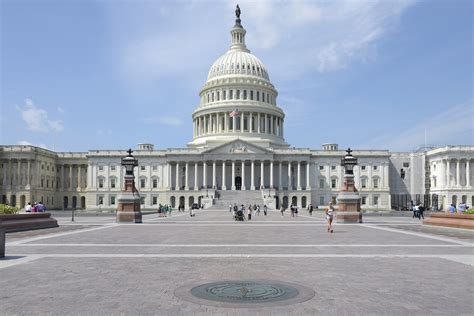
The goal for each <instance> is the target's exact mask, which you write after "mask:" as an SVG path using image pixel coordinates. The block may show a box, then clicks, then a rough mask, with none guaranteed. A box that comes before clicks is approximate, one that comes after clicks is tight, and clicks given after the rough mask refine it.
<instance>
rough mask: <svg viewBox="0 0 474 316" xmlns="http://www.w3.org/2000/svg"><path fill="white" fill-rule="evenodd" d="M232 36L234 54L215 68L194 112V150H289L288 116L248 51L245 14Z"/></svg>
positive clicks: (221, 59)
mask: <svg viewBox="0 0 474 316" xmlns="http://www.w3.org/2000/svg"><path fill="white" fill-rule="evenodd" d="M236 15H237V19H236V20H235V25H234V27H233V28H232V30H231V31H230V34H231V45H230V48H229V50H228V51H227V52H226V53H225V54H224V55H222V56H221V57H219V58H218V59H217V60H216V61H215V62H214V63H213V64H212V66H211V68H210V70H209V73H208V76H207V81H206V83H205V84H204V86H203V87H202V89H201V91H200V93H199V96H200V103H199V106H198V107H197V108H196V110H195V111H194V112H193V140H192V141H191V142H190V143H188V146H189V147H215V146H218V145H220V144H223V143H226V142H229V141H232V140H235V139H241V140H244V141H248V142H251V143H254V144H257V145H260V146H263V147H288V144H287V143H286V142H285V140H284V137H283V135H284V134H283V123H284V118H285V114H284V112H283V110H282V109H281V108H279V107H278V106H277V104H276V99H277V96H278V92H277V90H276V89H275V87H274V86H273V84H272V83H271V82H270V77H269V75H268V71H267V68H266V67H265V65H264V64H263V63H262V62H261V61H260V59H258V58H257V57H256V56H254V55H252V54H251V53H250V50H249V49H248V48H247V46H246V45H245V34H246V30H245V29H244V28H243V26H242V24H241V20H240V10H239V11H238V12H236Z"/></svg>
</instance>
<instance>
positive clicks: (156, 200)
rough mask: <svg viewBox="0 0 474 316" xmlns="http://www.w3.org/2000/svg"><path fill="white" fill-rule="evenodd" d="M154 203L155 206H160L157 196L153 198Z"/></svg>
mask: <svg viewBox="0 0 474 316" xmlns="http://www.w3.org/2000/svg"><path fill="white" fill-rule="evenodd" d="M152 201H153V203H152V204H153V205H157V204H158V197H157V196H153V197H152Z"/></svg>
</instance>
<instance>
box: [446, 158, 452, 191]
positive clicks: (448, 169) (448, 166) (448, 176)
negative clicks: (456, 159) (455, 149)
mask: <svg viewBox="0 0 474 316" xmlns="http://www.w3.org/2000/svg"><path fill="white" fill-rule="evenodd" d="M450 172H451V168H450V165H449V159H446V187H449V186H450V185H451V181H450V179H449V178H450V177H451V174H450Z"/></svg>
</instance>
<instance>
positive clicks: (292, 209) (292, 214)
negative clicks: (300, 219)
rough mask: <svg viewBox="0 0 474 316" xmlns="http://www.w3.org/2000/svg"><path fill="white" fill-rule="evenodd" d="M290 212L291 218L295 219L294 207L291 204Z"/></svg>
mask: <svg viewBox="0 0 474 316" xmlns="http://www.w3.org/2000/svg"><path fill="white" fill-rule="evenodd" d="M290 210H291V217H295V206H294V205H293V204H291V206H290Z"/></svg>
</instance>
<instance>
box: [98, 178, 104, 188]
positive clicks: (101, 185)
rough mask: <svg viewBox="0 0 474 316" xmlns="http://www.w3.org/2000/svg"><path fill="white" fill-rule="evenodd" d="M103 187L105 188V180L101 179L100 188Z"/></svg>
mask: <svg viewBox="0 0 474 316" xmlns="http://www.w3.org/2000/svg"><path fill="white" fill-rule="evenodd" d="M103 187H104V179H103V178H99V188H103Z"/></svg>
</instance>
